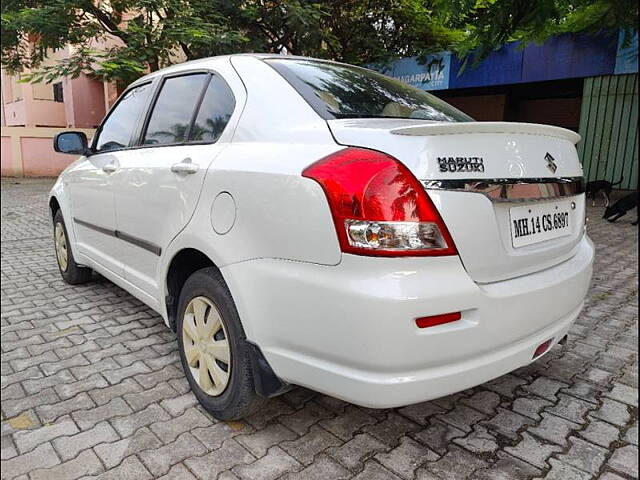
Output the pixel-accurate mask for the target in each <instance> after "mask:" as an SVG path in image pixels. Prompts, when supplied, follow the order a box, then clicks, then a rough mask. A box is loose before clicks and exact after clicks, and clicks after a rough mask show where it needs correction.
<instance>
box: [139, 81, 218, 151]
mask: <svg viewBox="0 0 640 480" xmlns="http://www.w3.org/2000/svg"><path fill="white" fill-rule="evenodd" d="M208 78H209V75H208V74H206V73H199V74H192V75H183V76H180V77H170V78H167V79H166V80H165V81H164V83H163V85H162V89H161V90H160V93H159V95H158V98H157V99H156V102H155V105H154V107H153V111H152V112H151V117H150V118H149V123H148V125H147V130H146V133H145V135H144V140H143V144H144V145H147V146H151V145H171V144H176V143H184V142H186V141H187V138H188V136H189V127H190V125H191V120H192V118H193V113H194V112H195V109H196V107H197V105H198V102H199V101H200V98H201V97H202V89H203V88H204V86H205V83H206V82H207V80H208Z"/></svg>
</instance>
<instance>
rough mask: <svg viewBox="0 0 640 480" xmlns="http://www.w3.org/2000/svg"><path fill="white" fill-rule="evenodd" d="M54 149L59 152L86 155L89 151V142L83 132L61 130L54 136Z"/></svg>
mask: <svg viewBox="0 0 640 480" xmlns="http://www.w3.org/2000/svg"><path fill="white" fill-rule="evenodd" d="M53 149H54V150H55V151H56V152H59V153H69V154H72V155H86V154H87V153H89V142H88V141H87V136H86V135H85V134H84V133H83V132H60V133H58V134H57V135H56V136H55V137H53Z"/></svg>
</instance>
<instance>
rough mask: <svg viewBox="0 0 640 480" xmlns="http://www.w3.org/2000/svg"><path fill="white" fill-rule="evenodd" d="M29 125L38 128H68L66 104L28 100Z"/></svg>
mask: <svg viewBox="0 0 640 480" xmlns="http://www.w3.org/2000/svg"><path fill="white" fill-rule="evenodd" d="M25 100H26V101H27V102H28V106H27V125H28V126H37V127H66V126H67V121H66V115H65V113H64V104H63V103H61V102H54V101H51V100H36V99H27V98H25Z"/></svg>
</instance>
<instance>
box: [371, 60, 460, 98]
mask: <svg viewBox="0 0 640 480" xmlns="http://www.w3.org/2000/svg"><path fill="white" fill-rule="evenodd" d="M450 70H451V54H450V53H449V52H442V53H436V54H433V55H427V57H426V59H425V61H424V62H422V61H418V59H417V57H408V58H401V59H400V60H396V61H395V62H393V63H392V64H391V65H390V66H388V67H386V68H384V69H382V73H384V74H385V75H389V76H390V77H393V78H397V79H398V80H400V81H402V82H404V83H408V84H409V85H412V86H414V87H416V88H419V89H421V90H445V89H447V88H449V72H450Z"/></svg>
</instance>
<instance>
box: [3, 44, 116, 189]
mask: <svg viewBox="0 0 640 480" xmlns="http://www.w3.org/2000/svg"><path fill="white" fill-rule="evenodd" d="M71 54H72V47H66V48H64V49H60V50H57V51H56V52H53V53H52V54H51V55H50V56H49V57H48V58H47V60H46V61H47V62H55V61H58V60H62V59H64V58H66V57H68V56H69V55H71ZM1 86H2V88H1V93H2V109H1V111H0V115H1V118H0V123H1V142H2V143H1V148H2V150H1V154H2V155H1V173H2V176H15V177H22V176H53V175H57V174H58V173H60V171H62V169H63V168H64V167H65V166H66V165H68V164H69V162H70V160H71V159H70V157H69V156H68V155H61V154H58V153H56V152H54V151H53V148H52V139H53V136H54V135H55V134H56V133H57V132H59V131H60V130H63V129H74V130H83V131H85V132H86V133H87V134H88V135H92V134H93V132H94V131H95V128H96V127H97V126H98V125H99V123H100V121H101V120H102V118H103V117H104V115H105V112H106V111H107V110H108V109H109V107H110V105H112V104H113V102H114V101H115V100H116V98H117V94H118V92H117V91H116V88H115V86H114V85H113V84H110V83H107V82H102V81H100V80H96V79H93V78H89V77H88V76H86V75H80V76H79V77H77V78H61V79H60V80H59V81H56V82H53V83H25V82H23V81H22V79H21V77H20V75H9V74H8V73H7V72H6V71H5V70H2V72H1Z"/></svg>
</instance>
